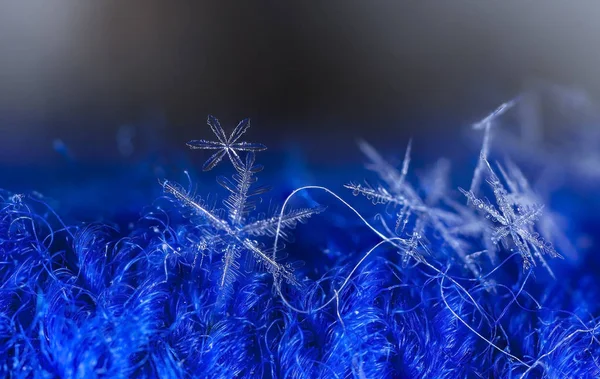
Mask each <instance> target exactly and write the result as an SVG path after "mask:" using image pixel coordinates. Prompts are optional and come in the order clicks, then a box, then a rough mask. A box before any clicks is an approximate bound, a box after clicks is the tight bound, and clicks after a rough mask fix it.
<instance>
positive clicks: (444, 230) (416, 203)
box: [345, 142, 479, 276]
mask: <svg viewBox="0 0 600 379" xmlns="http://www.w3.org/2000/svg"><path fill="white" fill-rule="evenodd" d="M360 148H361V150H362V151H363V152H364V153H365V155H366V156H367V157H368V158H369V159H370V161H371V162H370V163H369V164H368V165H367V168H369V169H370V170H372V171H374V172H375V173H377V175H378V176H379V178H380V179H381V181H382V182H383V183H384V184H385V187H384V186H382V185H378V186H372V185H370V184H368V183H366V184H365V185H360V184H354V183H350V184H347V185H346V186H345V187H346V188H348V189H351V190H352V193H353V194H354V195H355V196H358V195H363V196H365V197H366V198H368V199H369V200H371V201H372V202H373V204H384V205H386V206H388V207H389V208H392V209H393V213H394V214H395V217H396V227H395V230H394V231H392V230H391V228H389V227H388V226H387V225H386V224H385V221H384V219H383V218H382V217H380V220H381V221H382V223H383V224H384V225H383V226H384V228H385V229H386V231H387V232H388V234H395V235H396V236H399V235H402V234H403V233H405V230H406V229H407V226H408V225H409V224H411V220H413V222H412V224H413V228H412V231H411V232H409V233H408V236H407V240H406V241H405V242H404V243H403V244H402V246H399V247H400V248H401V249H400V251H401V255H402V265H403V266H406V265H407V264H408V262H409V260H410V258H413V259H415V260H417V261H421V260H423V259H424V258H423V256H422V254H421V253H420V251H423V250H424V251H428V248H427V242H428V241H427V240H426V239H425V236H426V232H427V229H431V230H433V233H432V234H433V235H436V236H439V239H440V240H442V241H443V243H444V244H445V245H446V246H448V247H450V249H451V250H452V251H454V252H455V253H456V254H457V255H458V256H459V258H460V259H461V260H462V261H463V263H464V264H465V266H466V267H468V269H469V270H471V272H473V274H474V275H475V276H479V269H478V268H477V266H476V265H474V264H473V262H472V261H471V260H469V254H468V251H467V247H468V246H467V244H466V242H465V241H464V239H462V238H460V236H459V235H458V234H457V233H455V232H453V229H454V228H455V227H456V226H458V225H460V224H461V223H462V219H461V218H460V217H459V216H458V215H457V214H455V213H454V212H451V211H448V210H445V209H443V208H442V207H440V206H438V205H439V204H438V203H439V202H440V201H441V200H442V198H444V197H445V192H446V189H445V185H446V183H445V180H444V179H442V178H441V177H442V176H443V175H445V174H444V171H445V170H448V169H449V167H448V165H447V163H444V162H443V161H442V162H439V163H438V165H437V166H436V168H435V169H434V173H433V175H431V176H430V178H427V179H430V180H426V181H427V182H428V183H427V185H428V187H429V188H428V191H427V194H426V195H425V196H423V197H422V196H421V195H420V194H419V191H418V190H417V189H416V188H414V187H413V186H412V185H411V184H410V182H409V181H408V180H407V179H406V176H407V174H408V168H409V164H410V152H411V143H410V142H409V144H408V146H407V149H406V152H405V155H404V160H403V162H402V168H401V169H400V171H399V170H397V169H396V168H395V167H394V166H393V165H391V164H390V163H389V162H387V161H386V160H385V159H384V158H383V157H381V155H380V154H379V153H378V152H377V151H376V150H375V149H374V148H373V147H372V146H371V145H369V144H367V143H366V142H361V143H360ZM388 210H389V209H388ZM413 216H414V217H413Z"/></svg>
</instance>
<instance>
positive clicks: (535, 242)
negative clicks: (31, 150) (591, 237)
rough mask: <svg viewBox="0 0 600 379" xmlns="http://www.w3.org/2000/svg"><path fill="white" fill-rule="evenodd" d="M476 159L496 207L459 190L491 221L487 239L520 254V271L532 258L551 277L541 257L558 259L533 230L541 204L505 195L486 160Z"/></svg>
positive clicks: (513, 185)
mask: <svg viewBox="0 0 600 379" xmlns="http://www.w3.org/2000/svg"><path fill="white" fill-rule="evenodd" d="M480 160H481V161H482V164H483V165H484V166H485V167H487V170H488V173H489V175H488V180H487V182H488V184H489V185H490V187H491V188H492V190H493V193H494V197H495V199H496V204H497V206H498V208H497V209H496V207H494V205H492V204H491V203H490V202H489V201H487V200H485V199H480V198H478V197H476V196H475V194H474V193H473V192H472V191H470V190H469V191H466V190H464V189H462V188H459V189H460V191H461V192H462V193H463V194H464V195H465V196H466V197H467V199H468V202H469V203H470V204H471V205H472V206H473V207H475V208H476V209H478V210H480V211H481V212H483V213H484V214H485V216H486V218H487V219H489V220H490V221H491V222H492V225H493V226H492V233H491V236H490V238H491V241H492V243H493V244H494V245H497V244H499V243H502V244H503V245H504V246H505V247H506V248H509V247H510V246H512V245H514V246H515V247H516V249H517V250H518V252H519V253H520V254H521V257H522V259H523V269H524V270H528V269H530V268H531V265H535V260H534V259H533V258H534V256H535V257H536V258H538V259H539V260H540V261H541V262H542V264H543V265H544V267H546V269H547V270H548V271H549V272H550V274H551V275H552V276H554V275H553V273H552V271H551V270H550V267H549V266H548V265H547V263H546V261H545V260H544V257H543V254H548V255H549V256H550V257H553V258H554V257H561V256H560V255H559V254H558V252H556V250H555V249H554V247H553V246H552V244H551V243H550V242H547V241H546V240H544V238H543V237H541V236H540V234H539V233H538V232H536V231H534V228H533V227H534V224H535V222H536V221H537V220H538V219H539V218H540V216H541V214H542V209H543V205H539V204H536V203H533V202H531V198H528V197H527V196H524V195H523V194H522V193H520V192H511V193H509V192H508V191H507V190H506V188H505V187H504V185H502V183H501V181H500V178H499V177H498V176H497V175H496V173H495V172H494V170H493V169H492V167H491V166H490V164H489V162H488V161H487V159H486V158H485V157H484V156H483V155H482V156H481V157H480ZM510 187H511V188H512V189H513V190H514V191H516V186H515V184H514V183H510ZM511 242H512V244H511Z"/></svg>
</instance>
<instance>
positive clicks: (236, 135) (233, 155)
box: [187, 116, 267, 171]
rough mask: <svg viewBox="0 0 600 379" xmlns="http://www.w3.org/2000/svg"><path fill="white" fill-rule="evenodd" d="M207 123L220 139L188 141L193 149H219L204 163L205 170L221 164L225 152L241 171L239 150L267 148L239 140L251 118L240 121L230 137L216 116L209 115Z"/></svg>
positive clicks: (241, 164) (248, 125)
mask: <svg viewBox="0 0 600 379" xmlns="http://www.w3.org/2000/svg"><path fill="white" fill-rule="evenodd" d="M206 123H207V124H208V126H210V128H211V130H212V131H213V133H215V135H216V136H217V139H218V141H206V140H203V139H201V140H193V141H190V142H188V143H187V145H188V146H189V147H190V148H191V149H205V150H217V152H216V153H214V154H213V155H212V156H211V157H210V158H208V160H207V161H206V162H205V163H204V166H203V167H202V169H203V170H204V171H209V170H212V169H213V168H214V167H215V166H216V165H217V164H219V162H220V161H221V159H223V157H224V156H225V154H227V156H228V157H229V160H231V163H233V166H234V167H235V168H236V169H237V170H238V171H240V170H242V169H243V166H244V164H243V163H242V160H241V159H240V156H239V154H238V152H239V151H262V150H265V149H266V148H267V147H266V146H265V145H263V144H260V143H251V142H237V141H238V140H239V139H240V137H241V136H242V135H243V134H244V133H246V130H248V128H249V127H250V119H247V118H246V119H243V120H242V121H240V122H239V124H238V125H237V126H236V127H235V129H234V130H233V132H232V133H231V135H230V136H229V138H227V136H226V135H225V131H223V128H222V127H221V124H220V123H219V120H217V118H216V117H214V116H208V119H207V121H206Z"/></svg>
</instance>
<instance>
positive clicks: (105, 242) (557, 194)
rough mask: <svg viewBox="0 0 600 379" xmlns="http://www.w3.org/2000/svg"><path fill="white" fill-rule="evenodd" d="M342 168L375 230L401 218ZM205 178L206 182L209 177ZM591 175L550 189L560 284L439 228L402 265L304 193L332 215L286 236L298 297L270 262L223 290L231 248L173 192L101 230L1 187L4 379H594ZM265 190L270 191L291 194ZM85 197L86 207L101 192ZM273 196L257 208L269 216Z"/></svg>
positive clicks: (356, 204)
mask: <svg viewBox="0 0 600 379" xmlns="http://www.w3.org/2000/svg"><path fill="white" fill-rule="evenodd" d="M474 154H475V156H476V154H477V153H476V152H475V153H474ZM266 163H267V165H268V162H266ZM473 167H474V165H472V166H471V167H464V168H463V167H462V166H461V167H459V168H458V169H457V170H456V171H452V178H453V179H456V180H458V181H462V182H461V184H462V185H463V186H468V184H469V179H467V180H466V181H463V178H465V177H467V178H469V175H470V174H471V173H472V169H473ZM317 174H318V173H317ZM348 174H349V175H351V176H350V177H346V178H343V179H340V182H339V186H338V187H337V189H336V191H335V193H337V194H339V196H340V197H341V198H343V199H344V200H345V201H347V202H348V203H351V204H352V207H353V209H355V210H357V212H358V213H359V214H360V215H362V216H364V218H365V220H367V222H368V223H369V224H370V225H374V226H375V227H377V228H378V229H380V230H381V228H380V227H379V225H381V224H380V223H378V221H379V220H381V219H386V218H388V219H389V220H388V221H389V222H391V223H393V220H394V217H393V215H392V217H390V210H389V208H386V207H382V208H381V207H380V208H377V207H374V206H373V205H372V204H371V202H369V201H368V200H366V199H364V198H357V197H353V196H352V194H351V191H348V190H346V189H344V188H343V187H342V185H343V184H345V183H346V182H348V181H349V180H351V179H352V180H354V179H360V178H362V177H363V176H364V175H365V173H364V171H363V170H362V168H360V167H358V168H357V169H356V170H350V171H349V172H348ZM288 175H290V176H293V175H294V174H293V173H288ZM198 177H202V178H204V179H203V182H204V183H208V182H209V181H212V179H213V178H214V175H212V174H211V173H203V174H198ZM316 177H317V178H318V175H316ZM130 178H131V177H130ZM323 178H324V180H325V177H324V176H323ZM411 180H412V179H411ZM262 181H263V180H262V179H261V183H262ZM582 183H584V184H582ZM585 183H588V182H583V181H582V180H578V179H571V180H566V181H564V182H563V183H562V185H561V186H560V187H553V189H552V193H551V194H552V199H553V203H554V204H553V205H554V209H557V212H559V213H560V214H561V215H562V216H563V218H564V219H566V225H568V229H566V234H567V237H568V238H569V239H572V240H574V241H575V242H574V243H575V245H577V255H576V256H565V257H564V259H550V260H549V265H550V266H551V268H552V270H553V272H554V274H555V277H556V279H554V278H552V277H551V276H550V275H548V273H546V271H544V269H543V268H542V267H540V266H538V267H535V268H532V269H531V270H525V271H524V270H523V269H522V262H521V259H520V256H519V254H518V253H517V252H515V251H514V250H511V249H508V248H507V249H500V251H499V252H498V257H497V260H496V261H495V262H490V261H489V260H487V259H482V261H481V262H480V263H479V268H480V269H481V272H480V274H479V276H478V277H476V276H474V275H473V274H472V272H470V271H469V270H467V269H466V268H465V265H464V264H463V262H461V261H460V260H459V259H458V258H457V257H456V255H454V254H453V253H452V252H451V249H450V248H449V246H448V244H447V243H445V241H444V239H443V238H442V237H440V236H439V235H437V234H436V233H435V231H432V230H427V232H426V234H425V235H424V236H423V237H424V238H426V239H427V250H428V253H427V254H425V261H426V263H423V262H420V261H418V260H414V259H411V260H410V261H409V264H408V265H407V266H406V267H403V266H402V264H401V257H400V255H399V253H398V251H397V249H396V248H395V247H394V246H393V245H390V244H386V243H382V244H379V243H380V242H381V238H380V237H379V236H378V235H377V234H375V233H373V231H372V230H371V229H369V228H368V227H367V226H366V225H365V223H363V222H361V221H360V219H359V218H358V217H357V215H356V214H355V213H353V212H351V211H350V210H349V209H348V207H346V206H344V205H343V204H341V203H340V201H338V200H337V199H336V198H334V197H332V196H329V195H328V194H327V193H320V192H319V193H314V191H313V192H310V191H305V192H306V194H305V195H304V197H303V198H302V201H303V202H304V204H306V203H318V204H320V205H324V206H327V210H326V211H325V212H323V213H322V214H319V215H315V216H313V218H312V219H311V220H309V221H308V223H307V224H306V225H299V226H298V228H297V229H296V230H294V234H295V238H294V239H293V240H290V241H289V242H286V244H285V245H286V249H285V250H286V252H287V253H286V254H287V255H286V256H285V258H283V261H284V262H290V263H295V262H299V261H302V262H304V264H303V265H302V266H301V265H296V268H295V271H294V275H295V277H296V278H297V279H298V281H299V282H302V288H301V290H298V289H294V288H292V287H290V286H287V285H285V284H282V285H281V287H279V285H277V283H274V279H273V275H272V272H270V271H269V270H265V269H254V268H252V267H241V268H240V270H239V271H240V273H239V275H237V277H236V280H235V281H234V282H232V283H231V284H230V288H228V291H227V292H228V293H227V294H226V296H223V294H222V293H221V292H222V291H223V290H222V288H221V287H220V286H219V273H220V270H221V267H222V262H221V260H222V254H223V252H222V251H220V250H219V249H217V248H215V249H211V247H210V246H209V247H208V248H205V249H204V248H200V247H199V243H200V241H201V239H202V238H203V237H205V236H206V234H207V233H208V232H207V230H208V228H209V226H208V225H207V224H206V223H205V222H204V221H202V217H198V215H195V216H194V217H192V216H190V215H189V212H186V211H185V209H182V206H181V204H180V203H179V202H178V201H177V199H176V198H174V197H173V196H170V195H169V194H168V193H167V194H161V193H158V194H157V197H156V198H153V197H146V198H144V197H136V196H135V195H131V201H124V200H123V199H121V203H120V204H119V205H118V206H114V205H109V204H108V203H109V202H110V201H107V202H106V206H105V209H103V211H104V221H103V222H82V221H81V217H79V216H81V210H79V211H77V209H78V205H77V204H75V205H73V204H71V206H68V205H65V204H64V202H63V204H62V205H61V206H60V207H58V206H57V204H56V202H55V201H54V200H51V199H49V198H46V197H44V196H42V195H40V194H38V193H35V192H29V193H27V194H26V195H17V194H14V193H9V192H3V193H2V194H1V196H0V249H1V251H0V253H1V255H0V260H1V261H0V265H1V266H0V284H1V287H0V376H2V377H13V378H21V377H22V378H29V377H36V378H55V377H61V378H93V377H107V378H129V377H148V378H154V377H158V378H171V377H173V378H187V377H201V378H234V377H244V378H246V377H247V378H262V377H265V378H361V379H362V378H491V377H494V378H496V377H497V378H504V377H506V378H518V377H521V376H525V377H531V378H534V377H549V378H570V377H577V378H595V377H600V343H599V341H598V338H600V326H599V321H600V319H599V316H600V309H599V305H600V302H599V301H598V299H600V277H599V275H598V273H599V272H600V264H599V263H600V258H599V257H598V255H597V254H596V241H595V239H596V233H597V229H596V227H597V225H598V216H597V215H598V211H599V210H600V204H599V203H600V202H598V200H597V197H596V196H595V195H594V191H593V188H594V186H593V185H591V184H585ZM271 184H274V185H275V188H274V189H273V190H272V191H271V192H270V193H269V194H268V195H263V197H264V198H265V199H268V198H269V197H271V198H273V199H285V197H286V196H288V195H289V193H290V192H291V191H290V190H289V188H288V187H289V186H288V185H287V184H284V183H282V182H281V181H280V182H273V183H271ZM151 185H155V186H156V188H157V192H158V191H160V189H161V188H160V185H159V184H158V182H153V184H151ZM195 185H196V187H198V192H199V193H201V194H202V195H206V194H208V193H209V192H211V193H215V192H216V187H215V186H214V185H213V184H207V185H206V186H202V185H199V184H198V182H196V183H195ZM117 186H120V190H121V191H124V187H126V186H127V184H117ZM596 188H597V187H596ZM79 190H80V192H83V193H84V195H82V197H83V198H84V199H85V198H86V197H89V198H92V197H97V196H101V195H102V191H103V190H104V187H102V185H99V184H94V185H91V186H90V189H89V190H86V189H82V188H80V189H79ZM86 191H87V192H86ZM130 193H135V192H130ZM218 193H219V196H218V198H219V201H216V200H210V199H209V200H207V203H209V204H212V206H213V208H215V209H216V210H218V208H220V204H221V203H220V201H221V200H222V199H223V198H225V195H224V194H223V193H222V192H218ZM452 194H453V196H454V198H455V199H456V201H460V202H462V203H466V200H465V199H464V198H463V197H461V195H460V193H458V191H453V192H452ZM68 196H70V194H67V195H65V197H68ZM213 197H214V196H213ZM267 203H268V202H266V201H264V202H263V204H262V205H259V211H260V209H261V206H262V207H263V208H265V209H264V210H263V212H267V213H268V212H269V205H268V204H267ZM55 208H57V209H55ZM124 208H126V209H125V210H123V209H124ZM119 209H120V210H121V211H122V212H119ZM96 211H98V213H100V211H99V210H98V209H96ZM131 215H136V216H135V217H132V216H131ZM86 217H87V218H88V219H89V218H91V219H93V215H90V214H89V212H88V213H87V214H86ZM390 220H391V221H390ZM577 241H579V242H577ZM470 242H472V243H474V245H476V246H479V245H482V244H481V243H480V242H478V241H470ZM269 243H271V244H272V239H266V242H265V244H266V246H270V245H269ZM378 244H379V245H378ZM372 248H374V249H373V250H371V249H372ZM367 252H369V253H368V256H366V254H367ZM563 255H564V254H563ZM363 258H364V260H363ZM342 283H344V284H343V285H342ZM337 289H339V291H338V290H337ZM290 305H291V306H290ZM296 309H299V310H301V312H298V311H297V310H296Z"/></svg>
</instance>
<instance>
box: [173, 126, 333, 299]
mask: <svg viewBox="0 0 600 379" xmlns="http://www.w3.org/2000/svg"><path fill="white" fill-rule="evenodd" d="M208 120H209V122H208V124H209V125H210V126H211V128H212V130H213V132H214V133H215V134H216V135H217V138H218V139H219V142H207V141H191V142H189V143H188V145H190V146H193V147H199V148H215V149H219V151H218V152H217V153H216V154H215V155H213V156H212V157H211V158H210V159H209V160H208V161H207V162H206V164H205V165H204V169H205V170H208V169H211V168H213V167H214V166H215V165H216V164H217V163H218V162H219V161H220V160H221V158H222V157H223V156H224V155H225V154H227V155H228V156H229V158H230V159H231V162H232V163H233V166H234V167H235V169H236V173H235V174H234V175H233V176H232V177H231V178H227V177H224V176H221V177H218V178H217V182H218V183H219V184H220V185H221V186H222V187H223V188H225V189H226V190H227V192H228V193H229V195H228V197H227V198H226V199H225V200H224V201H223V205H224V206H225V211H226V213H227V217H222V214H223V213H224V212H221V210H219V209H213V208H211V207H209V206H208V205H206V204H205V203H204V202H203V201H202V200H201V199H199V198H195V197H194V196H192V195H191V194H190V193H189V192H188V191H186V190H184V189H183V188H182V187H181V186H179V185H177V184H176V183H173V182H169V181H165V182H163V188H164V190H165V191H166V192H167V193H169V194H171V195H172V196H174V197H175V198H176V199H177V200H178V201H179V203H180V204H181V205H182V206H184V207H186V208H188V209H190V210H192V211H193V212H194V213H195V214H196V215H198V216H200V218H202V219H203V220H204V221H205V223H206V225H205V226H203V228H202V231H203V234H204V236H205V243H206V244H210V246H212V247H213V249H214V251H216V252H217V253H220V254H222V265H221V273H220V275H219V283H218V284H219V289H220V290H221V291H222V292H223V293H226V292H227V289H228V287H229V286H230V284H232V283H233V282H234V281H235V280H236V278H237V277H238V275H240V274H241V270H240V268H241V265H240V262H241V261H244V262H246V263H248V262H251V263H252V266H253V267H256V265H257V264H258V266H262V267H264V268H265V269H266V270H267V271H268V272H269V273H271V274H272V275H273V277H274V280H275V283H276V285H279V283H280V282H281V281H286V282H287V283H290V284H292V285H294V286H299V282H298V280H297V279H296V277H295V276H294V272H293V268H292V266H291V265H290V264H282V263H280V262H279V261H278V260H277V259H276V258H275V257H276V254H275V253H276V252H275V251H272V249H267V248H265V245H264V244H261V243H260V242H259V241H258V240H257V239H260V237H272V236H274V235H275V234H276V233H277V231H278V226H279V236H280V238H283V239H284V240H287V239H288V238H289V232H288V231H287V230H289V229H293V228H295V227H296V225H297V224H298V223H303V222H305V221H306V220H308V218H310V217H311V216H313V215H315V214H317V213H319V212H321V211H322V208H320V207H315V208H302V209H294V210H289V211H286V212H284V213H283V215H282V216H281V217H279V212H273V214H277V216H272V217H254V218H250V214H251V213H252V212H253V211H254V210H255V209H256V205H257V203H258V202H259V200H260V195H262V194H264V193H266V192H267V191H269V188H268V187H265V186H256V185H255V184H256V182H257V178H256V176H255V175H256V174H257V173H258V172H260V171H262V169H263V167H262V166H261V165H257V164H256V163H255V154H254V153H253V151H255V150H264V149H266V147H265V146H264V145H261V144H249V143H245V142H236V141H237V140H238V139H239V137H240V136H241V135H242V134H243V133H244V132H245V131H246V130H247V129H248V127H249V125H250V124H249V121H248V120H247V119H246V120H243V121H242V122H240V123H239V124H238V126H237V127H236V129H235V130H234V132H233V133H232V135H231V136H230V137H229V138H225V133H224V132H223V129H221V126H220V124H219V122H218V120H217V119H216V118H214V117H212V116H209V118H208ZM238 151H241V152H246V156H245V160H244V161H242V159H241V158H240V153H239V152H238Z"/></svg>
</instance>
